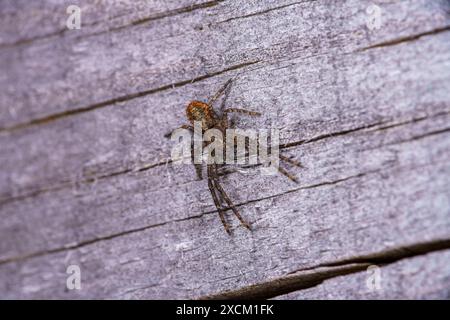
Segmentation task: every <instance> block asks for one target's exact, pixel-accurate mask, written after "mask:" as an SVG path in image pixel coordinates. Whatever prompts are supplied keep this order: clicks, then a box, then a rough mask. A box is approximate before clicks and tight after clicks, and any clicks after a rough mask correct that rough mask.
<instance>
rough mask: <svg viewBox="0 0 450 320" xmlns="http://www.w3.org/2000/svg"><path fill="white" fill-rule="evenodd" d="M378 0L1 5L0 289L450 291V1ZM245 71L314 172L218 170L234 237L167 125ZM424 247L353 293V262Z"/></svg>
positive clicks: (120, 294) (285, 138)
mask: <svg viewBox="0 0 450 320" xmlns="http://www.w3.org/2000/svg"><path fill="white" fill-rule="evenodd" d="M373 2H374V3H377V4H378V5H379V6H380V7H381V8H382V25H381V28H380V29H376V30H371V29H370V28H368V27H367V26H366V22H367V13H366V8H367V7H368V6H369V5H370V4H371V3H372V2H370V1H357V0H351V1H350V0H349V1H320V0H319V1H258V2H250V1H237V0H236V1H193V0H183V1H168V2H166V1H151V2H146V1H133V2H127V1H80V6H81V8H82V28H81V30H68V29H66V28H65V19H66V17H67V14H66V12H65V9H66V7H67V3H65V2H64V1H63V2H61V3H55V2H51V1H43V2H42V3H38V1H37V2H36V3H34V2H33V4H29V2H26V1H3V2H1V3H0V30H2V32H1V33H0V68H1V69H2V70H5V72H2V73H1V74H0V86H1V87H2V90H1V91H0V106H1V110H2V112H1V113H0V146H1V150H2V152H1V153H0V160H1V163H2V167H1V168H2V169H1V171H0V221H1V222H0V298H8V299H11V298H67V299H71V298H97V299H98V298H100V299H101V298H121V299H137V298H202V297H227V294H230V295H231V296H233V295H234V297H238V298H246V297H247V298H251V297H256V296H258V297H260V298H272V297H275V296H276V297H278V298H282V299H303V298H342V299H345V298H383V297H385V298H448V289H449V282H448V272H446V269H445V266H446V263H447V264H448V262H449V261H450V260H449V257H448V252H447V251H446V249H448V248H449V247H450V245H449V244H448V241H449V240H450V193H449V192H448V190H450V166H449V164H448V159H450V54H449V52H450V41H449V40H450V32H449V31H450V5H449V3H448V1H433V2H430V1H424V0H421V1H419V0H411V1H379V2H377V1H373ZM13 20H14V21H16V22H17V23H15V24H13V23H11V21H13ZM233 77H235V80H234V81H233V86H232V88H231V92H230V95H229V97H228V99H227V104H228V105H229V107H240V108H247V109H251V110H255V111H259V112H261V113H263V116H262V117H261V118H258V119H247V118H241V120H239V121H238V124H239V125H240V126H242V127H246V128H270V127H276V128H278V129H280V131H281V140H282V143H283V144H284V147H283V151H284V152H286V153H287V154H289V155H292V156H294V157H295V158H296V159H298V160H300V161H301V162H302V163H303V164H304V166H305V168H303V169H295V168H294V169H293V170H292V171H293V172H294V173H295V174H296V175H297V177H298V178H299V181H300V183H299V184H295V183H292V182H290V181H289V180H287V179H286V178H285V177H283V176H263V175H261V174H260V172H259V170H258V168H255V169H253V170H245V171H243V172H234V173H230V174H227V175H226V176H224V177H223V185H224V188H225V189H226V190H227V192H228V193H229V194H230V196H231V197H232V199H233V200H234V201H235V203H236V204H237V205H238V206H239V209H240V211H241V212H242V214H243V215H244V216H245V217H246V219H247V220H249V221H250V222H251V223H252V225H253V227H254V231H253V232H249V231H248V230H246V229H244V228H241V227H239V223H238V222H237V221H235V219H233V217H232V215H231V213H229V219H230V222H231V223H232V225H233V235H232V236H231V237H229V236H228V235H227V234H226V233H225V232H224V230H223V227H222V225H221V223H220V220H219V218H218V215H217V212H216V210H215V207H214V204H213V202H212V199H211V196H210V194H209V191H208V188H207V183H206V181H198V180H197V179H196V176H195V172H194V170H193V168H192V167H191V166H176V165H172V164H170V163H169V162H168V160H169V157H170V149H171V146H172V144H171V142H170V140H168V139H166V138H164V135H165V134H166V133H168V132H170V131H171V130H172V129H173V128H176V127H178V126H179V125H181V124H183V123H185V121H186V120H185V115H184V107H185V106H186V105H187V103H188V102H189V101H190V100H194V99H200V100H206V99H207V98H208V97H209V96H211V95H212V94H213V93H214V92H215V91H216V90H217V89H218V88H219V87H220V86H221V85H222V84H223V83H224V82H225V81H227V80H228V79H230V78H233ZM436 244H439V245H438V246H437V247H438V249H439V250H438V251H436V250H437V249H435V247H436ZM415 246H419V247H420V248H424V249H423V250H421V251H420V252H419V253H418V254H417V255H416V256H413V257H403V256H396V260H395V261H393V262H392V263H390V264H389V265H387V266H385V267H383V269H382V270H383V271H382V272H383V277H386V278H385V279H386V281H387V282H386V283H389V285H387V286H386V287H385V288H386V290H385V291H383V292H382V293H377V294H378V295H377V296H366V295H364V294H363V293H361V292H362V291H361V290H360V289H361V288H363V287H362V286H363V285H364V282H361V279H363V277H365V276H366V273H365V271H364V270H365V269H361V268H366V267H367V265H366V264H367V263H370V262H371V261H365V260H364V261H359V262H357V263H356V265H355V263H353V262H352V259H353V260H354V259H356V260H357V261H358V257H366V256H371V255H376V254H380V255H381V256H383V255H385V254H386V252H390V250H394V251H395V250H396V249H398V248H414V247H415ZM433 248H434V249H433ZM431 251H436V252H431ZM346 259H347V260H349V262H348V263H345V264H342V265H340V266H338V267H337V269H336V266H331V267H330V266H327V267H326V270H325V271H324V270H322V269H320V268H321V267H320V266H321V265H323V264H332V263H333V261H345V260H346ZM71 264H76V265H79V266H80V268H81V271H82V290H80V291H77V290H75V291H70V290H67V289H66V286H65V283H66V278H67V274H66V268H67V266H68V265H71ZM384 268H386V272H385V271H384V270H385V269H384ZM410 268H412V269H414V270H423V272H422V273H421V272H419V271H418V273H417V274H414V276H412V277H406V276H401V275H402V274H404V270H409V269H410ZM305 269H308V276H307V277H304V275H303V273H302V274H301V275H300V276H298V272H299V270H305ZM293 274H297V275H296V276H295V277H296V278H295V277H294V279H296V280H295V281H292V280H291V278H290V277H291V276H292V275H293ZM433 275H435V276H433ZM425 278H427V279H428V278H431V279H430V280H429V281H428V282H426V284H427V285H426V286H416V287H413V288H414V289H410V290H409V289H407V288H408V287H409V283H412V282H414V281H422V280H420V279H425ZM277 279H281V281H279V280H277ZM305 279H306V280H305ZM311 279H312V280H311ZM317 279H320V281H325V282H320V283H319V284H317V283H316V282H317V281H318V280H317ZM324 279H326V280H324ZM383 279H384V278H383ZM417 279H419V280H417ZM347 280H348V281H347ZM305 281H306V282H307V283H310V284H311V286H309V287H308V286H306V285H305V283H306V282H305ZM308 281H309V282H308ZM423 281H425V280H423ZM276 283H281V285H279V284H276ZM338 287H339V289H338ZM255 288H256V289H255ZM275 288H277V289H275ZM421 288H423V290H422V289H421ZM255 292H256V293H255Z"/></svg>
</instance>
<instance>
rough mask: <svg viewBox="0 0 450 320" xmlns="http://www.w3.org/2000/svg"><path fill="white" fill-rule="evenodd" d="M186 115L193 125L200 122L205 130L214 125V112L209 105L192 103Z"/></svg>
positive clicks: (197, 102) (198, 102)
mask: <svg viewBox="0 0 450 320" xmlns="http://www.w3.org/2000/svg"><path fill="white" fill-rule="evenodd" d="M186 115H187V117H188V119H189V121H190V122H191V123H193V122H194V121H200V122H201V123H202V127H203V128H204V129H207V128H211V127H212V126H213V125H214V111H213V110H212V108H211V106H210V105H209V104H207V103H204V102H201V101H192V102H191V103H189V105H188V106H187V108H186Z"/></svg>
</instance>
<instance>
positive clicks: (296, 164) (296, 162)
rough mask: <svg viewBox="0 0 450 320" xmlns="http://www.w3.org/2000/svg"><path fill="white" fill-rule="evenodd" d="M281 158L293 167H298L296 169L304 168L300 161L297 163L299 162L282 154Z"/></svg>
mask: <svg viewBox="0 0 450 320" xmlns="http://www.w3.org/2000/svg"><path fill="white" fill-rule="evenodd" d="M279 158H280V160H281V161H284V162H287V163H290V164H292V165H294V166H296V167H299V168H303V165H302V164H301V163H300V162H299V161H297V160H294V159H291V158H288V157H286V156H283V155H281V154H280V155H279Z"/></svg>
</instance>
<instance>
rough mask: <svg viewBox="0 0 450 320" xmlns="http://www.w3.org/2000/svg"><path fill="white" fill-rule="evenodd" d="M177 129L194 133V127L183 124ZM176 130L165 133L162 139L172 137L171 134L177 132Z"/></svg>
mask: <svg viewBox="0 0 450 320" xmlns="http://www.w3.org/2000/svg"><path fill="white" fill-rule="evenodd" d="M177 129H187V130H191V131H192V132H194V127H193V126H192V125H190V124H183V125H182V126H181V127H179V128H177ZM177 129H173V130H172V131H170V132H168V133H166V134H165V135H164V138H170V136H171V135H172V133H173V132H174V131H175V130H177Z"/></svg>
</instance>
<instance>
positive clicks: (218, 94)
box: [208, 79, 233, 105]
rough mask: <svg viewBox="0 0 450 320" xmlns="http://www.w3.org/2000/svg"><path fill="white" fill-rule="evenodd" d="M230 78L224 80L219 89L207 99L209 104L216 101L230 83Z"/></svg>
mask: <svg viewBox="0 0 450 320" xmlns="http://www.w3.org/2000/svg"><path fill="white" fill-rule="evenodd" d="M232 80H233V79H229V80H228V81H227V82H225V84H224V85H223V86H222V87H221V88H220V89H219V91H217V92H216V94H215V95H214V96H212V97H211V98H210V99H209V100H208V104H209V105H212V104H213V103H214V101H216V100H217V99H218V98H219V97H220V96H221V95H222V94H223V93H224V92H225V90H226V89H227V88H228V86H229V85H230V84H231V81H232Z"/></svg>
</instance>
